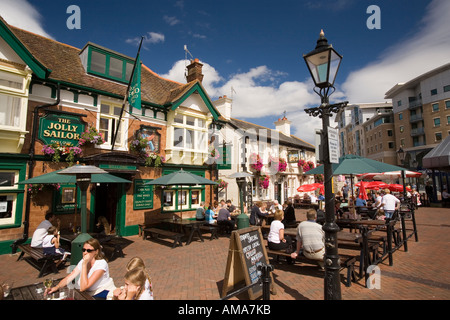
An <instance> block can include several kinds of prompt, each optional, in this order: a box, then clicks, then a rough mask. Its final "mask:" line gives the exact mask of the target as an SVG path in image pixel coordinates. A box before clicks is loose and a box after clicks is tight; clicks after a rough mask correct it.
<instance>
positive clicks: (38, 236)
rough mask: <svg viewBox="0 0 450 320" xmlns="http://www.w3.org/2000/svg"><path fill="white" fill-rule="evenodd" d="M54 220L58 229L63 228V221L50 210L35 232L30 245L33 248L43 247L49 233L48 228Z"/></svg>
mask: <svg viewBox="0 0 450 320" xmlns="http://www.w3.org/2000/svg"><path fill="white" fill-rule="evenodd" d="M53 222H56V224H57V226H56V228H57V230H59V229H60V228H61V221H59V219H57V218H56V216H55V214H54V213H51V212H48V213H47V214H46V215H45V220H44V221H42V222H41V223H40V224H39V225H38V227H37V228H36V230H35V231H34V233H33V237H32V238H31V244H30V246H31V247H33V248H42V242H43V241H44V238H45V236H47V234H48V228H50V227H52V226H53Z"/></svg>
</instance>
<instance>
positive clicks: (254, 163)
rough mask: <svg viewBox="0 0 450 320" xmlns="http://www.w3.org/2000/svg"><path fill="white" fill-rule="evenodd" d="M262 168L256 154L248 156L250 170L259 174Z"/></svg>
mask: <svg viewBox="0 0 450 320" xmlns="http://www.w3.org/2000/svg"><path fill="white" fill-rule="evenodd" d="M263 167H264V164H263V163H262V161H261V158H260V156H259V155H258V154H256V153H253V154H252V155H251V156H250V168H251V169H253V170H255V171H257V172H261V169H262V168H263Z"/></svg>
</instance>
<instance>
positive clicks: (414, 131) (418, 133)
mask: <svg viewBox="0 0 450 320" xmlns="http://www.w3.org/2000/svg"><path fill="white" fill-rule="evenodd" d="M423 135H425V128H416V129H411V137H417V136H423Z"/></svg>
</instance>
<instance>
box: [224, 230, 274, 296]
mask: <svg viewBox="0 0 450 320" xmlns="http://www.w3.org/2000/svg"><path fill="white" fill-rule="evenodd" d="M263 263H264V264H269V258H268V256H267V252H266V248H265V246H264V240H263V237H262V234H261V228H260V227H249V228H244V229H240V230H236V231H233V232H232V234H231V237H230V248H229V251H228V261H227V267H226V269H225V277H224V284H223V287H222V297H224V296H225V295H226V294H227V293H228V291H229V289H230V288H232V287H234V286H235V285H237V284H239V283H241V282H245V285H250V284H253V283H256V282H258V281H259V277H260V272H259V271H258V266H259V265H262V264H263ZM271 277H272V275H271ZM271 289H272V293H274V294H275V290H274V287H273V278H272V288H271ZM248 293H249V297H250V299H252V300H253V299H256V298H258V297H260V296H261V295H262V287H261V286H259V285H256V286H254V287H252V288H251V289H249V290H248Z"/></svg>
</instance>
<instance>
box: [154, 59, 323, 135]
mask: <svg viewBox="0 0 450 320" xmlns="http://www.w3.org/2000/svg"><path fill="white" fill-rule="evenodd" d="M201 63H202V64H203V70H202V72H203V75H204V79H203V83H202V84H203V86H204V87H205V89H206V91H207V92H208V94H209V96H210V97H211V99H213V100H215V99H217V98H218V97H219V96H223V95H228V96H229V97H231V96H233V110H232V117H234V118H262V117H272V118H273V121H275V120H277V119H278V117H279V116H280V114H282V113H283V111H286V112H287V118H288V119H289V120H292V124H291V126H292V132H293V133H295V134H296V135H297V136H298V137H300V138H301V139H304V140H305V141H307V142H309V143H314V132H315V129H316V128H320V127H321V122H320V120H319V119H318V118H313V117H310V116H308V114H307V113H306V112H304V106H305V105H311V104H312V105H313V104H317V105H318V104H319V103H320V98H319V97H318V96H317V95H316V94H315V93H313V92H312V90H311V88H312V87H313V84H312V81H311V82H309V81H308V82H298V81H285V82H282V83H281V84H280V85H275V84H276V83H278V82H279V80H280V79H282V77H283V73H280V72H276V71H272V70H270V69H269V68H268V67H267V66H259V67H256V68H252V69H250V70H249V71H248V72H243V73H237V74H234V75H233V76H232V77H231V78H230V79H227V80H226V79H224V78H223V77H222V76H220V74H219V72H218V71H217V70H216V69H215V68H214V67H212V66H211V65H209V64H208V63H206V62H203V61H201ZM187 64H189V62H188V61H186V60H180V61H177V62H176V63H175V64H174V65H173V66H172V68H171V69H170V70H169V72H168V73H166V74H162V75H161V76H162V77H164V78H167V79H171V80H174V81H177V82H181V83H185V82H186V78H185V72H186V71H185V70H186V66H187ZM263 84H265V85H263ZM232 88H233V89H234V92H233V93H231V91H232Z"/></svg>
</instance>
